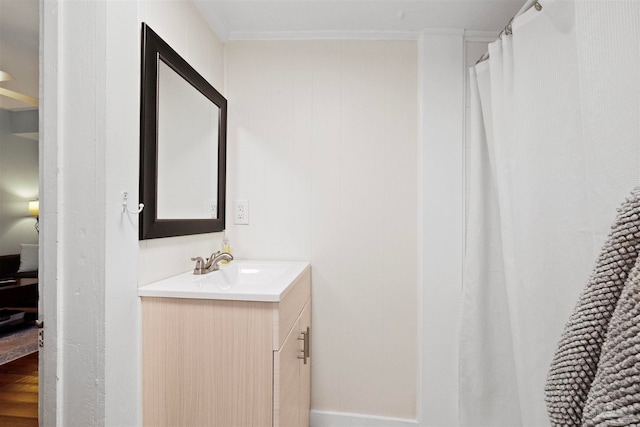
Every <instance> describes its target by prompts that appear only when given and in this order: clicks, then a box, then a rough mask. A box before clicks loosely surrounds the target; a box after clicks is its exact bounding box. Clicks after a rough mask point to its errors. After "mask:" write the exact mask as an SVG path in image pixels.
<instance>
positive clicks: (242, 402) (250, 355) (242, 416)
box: [142, 268, 311, 427]
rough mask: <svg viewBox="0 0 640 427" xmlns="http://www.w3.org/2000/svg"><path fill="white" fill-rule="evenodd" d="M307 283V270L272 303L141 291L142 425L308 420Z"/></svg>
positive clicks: (233, 425)
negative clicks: (190, 297)
mask: <svg viewBox="0 0 640 427" xmlns="http://www.w3.org/2000/svg"><path fill="white" fill-rule="evenodd" d="M310 289H311V273H310V269H309V268H306V269H305V271H304V272H303V274H301V275H300V276H299V277H298V278H297V279H296V280H295V281H294V283H293V284H292V285H291V286H290V287H289V288H288V289H287V290H286V291H285V293H284V295H282V296H281V299H280V301H279V302H254V301H228V300H218V299H186V298H164V297H142V392H143V398H142V408H143V424H144V425H145V426H149V427H160V426H167V427H168V426H172V427H173V426H180V427H189V426H193V427H204V426H219V427H240V426H247V427H260V426H278V427H298V426H304V427H306V426H308V425H309V404H310V377H311V371H310V368H311V359H310V358H307V360H306V362H307V363H306V364H305V361H304V359H303V358H304V354H305V353H304V351H305V340H307V341H306V343H307V349H308V340H309V339H310V336H309V334H308V333H307V328H310V326H311V299H310ZM305 335H306V338H305Z"/></svg>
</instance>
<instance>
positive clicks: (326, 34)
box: [228, 30, 420, 41]
mask: <svg viewBox="0 0 640 427" xmlns="http://www.w3.org/2000/svg"><path fill="white" fill-rule="evenodd" d="M419 36H420V32H417V31H332V30H329V31H232V32H231V33H230V34H229V39H228V40H230V41H236V40H238V41H239V40H417V39H418V37H419Z"/></svg>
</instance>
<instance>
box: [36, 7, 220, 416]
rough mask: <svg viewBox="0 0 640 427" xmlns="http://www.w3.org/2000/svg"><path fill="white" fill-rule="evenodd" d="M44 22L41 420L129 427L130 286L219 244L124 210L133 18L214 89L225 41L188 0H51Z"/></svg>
mask: <svg viewBox="0 0 640 427" xmlns="http://www.w3.org/2000/svg"><path fill="white" fill-rule="evenodd" d="M41 18H42V21H41V22H42V23H41V25H42V27H41V33H42V34H43V50H42V55H43V60H44V63H43V66H42V68H43V72H42V74H41V76H42V80H41V81H42V82H43V87H42V90H43V93H42V95H41V98H42V99H43V103H42V106H41V108H42V114H43V115H44V116H43V120H42V122H41V126H42V129H43V136H44V139H43V142H42V143H41V144H40V150H41V152H43V153H45V157H44V158H43V162H42V164H41V182H42V183H43V189H44V197H43V198H41V200H42V199H45V200H44V202H45V204H46V206H44V205H43V214H44V218H43V227H44V228H45V230H44V233H41V238H42V242H43V244H42V246H43V249H42V252H43V254H44V257H43V258H44V264H43V263H42V262H41V267H44V269H43V270H44V271H43V283H46V286H45V287H44V292H43V293H41V295H42V298H41V299H42V300H43V301H42V303H43V312H44V314H45V334H46V338H45V339H46V342H47V345H46V346H45V350H44V358H43V363H42V364H41V369H42V371H41V373H42V376H43V378H44V381H43V387H42V390H43V402H44V405H43V408H42V409H43V412H41V413H42V415H43V418H42V420H43V423H44V424H46V425H54V423H57V425H64V426H76V425H77V426H87V425H92V426H100V425H108V426H137V425H140V424H141V413H140V393H141V385H140V378H141V375H140V363H141V361H140V318H139V317H140V309H139V298H138V297H137V287H138V285H141V284H145V283H148V282H150V281H153V280H156V279H158V278H161V277H166V276H169V275H173V274H176V273H180V272H183V271H186V270H188V269H189V267H190V266H191V264H192V263H191V262H190V261H189V257H190V256H193V255H196V254H197V255H203V254H206V253H208V252H209V251H211V250H212V249H214V248H217V247H218V246H219V241H220V239H219V237H214V235H212V234H209V235H200V236H193V237H182V238H172V239H157V240H154V241H153V242H151V241H149V242H141V243H138V240H137V239H138V229H137V218H136V217H135V216H130V215H128V214H123V213H122V212H121V206H120V197H121V193H122V192H123V191H128V192H129V193H130V195H131V200H136V199H137V198H138V191H137V189H138V161H139V117H140V115H139V111H140V110H139V108H140V107H139V105H140V102H139V93H140V33H141V28H140V22H142V21H146V22H147V23H149V24H150V25H151V27H152V28H153V29H154V30H155V31H156V32H158V33H159V34H160V35H161V37H163V38H164V39H165V40H166V41H167V42H168V43H169V44H171V45H172V46H173V47H174V48H175V49H176V50H177V51H178V52H179V53H180V54H181V55H183V56H184V57H185V58H186V59H187V61H189V62H190V63H191V64H192V65H193V66H194V68H196V69H197V70H199V71H200V72H201V73H202V74H203V75H204V76H205V77H206V78H207V79H208V80H209V81H210V82H212V83H213V85H214V86H216V87H218V88H219V89H222V87H223V83H224V66H223V49H222V45H221V43H219V42H218V41H217V39H216V37H215V35H214V33H213V32H212V31H211V30H210V29H209V27H208V26H207V24H206V23H205V22H204V21H203V20H202V18H201V17H200V15H199V13H198V12H197V11H196V9H195V8H194V6H193V4H192V3H191V2H190V1H188V0H184V1H162V0H147V1H141V0H139V1H123V2H85V1H61V2H58V1H55V0H50V1H47V2H45V3H44V6H43V10H42V11H41ZM216 240H217V242H216Z"/></svg>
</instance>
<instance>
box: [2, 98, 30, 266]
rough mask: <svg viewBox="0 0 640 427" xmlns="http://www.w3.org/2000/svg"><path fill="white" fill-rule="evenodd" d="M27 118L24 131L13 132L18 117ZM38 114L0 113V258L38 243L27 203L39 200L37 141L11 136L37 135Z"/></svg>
mask: <svg viewBox="0 0 640 427" xmlns="http://www.w3.org/2000/svg"><path fill="white" fill-rule="evenodd" d="M25 115H26V116H27V117H26V118H27V119H28V120H27V121H28V122H29V121H31V122H33V123H26V124H27V125H31V126H28V128H27V129H24V128H22V129H15V130H14V127H16V126H15V125H14V123H13V122H15V121H16V119H17V118H19V117H17V116H25ZM37 130H38V114H37V111H34V112H28V111H23V112H11V111H8V110H2V109H0V255H8V254H18V253H20V243H38V232H37V231H36V230H35V228H34V225H35V222H36V219H35V218H33V217H31V216H30V215H29V211H28V209H27V206H28V202H29V200H36V199H38V141H37V140H33V139H29V138H24V137H21V136H16V135H14V133H15V132H23V131H29V132H34V131H35V132H37Z"/></svg>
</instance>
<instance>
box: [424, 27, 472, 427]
mask: <svg viewBox="0 0 640 427" xmlns="http://www.w3.org/2000/svg"><path fill="white" fill-rule="evenodd" d="M464 60H465V58H464V32H463V31H462V30H451V31H431V32H429V31H426V32H425V33H424V34H423V35H422V36H421V38H420V70H421V74H420V102H421V108H420V164H421V178H420V183H421V195H420V203H421V209H420V211H421V224H422V229H421V251H420V254H421V256H422V259H421V267H422V271H421V310H422V311H421V321H420V326H421V340H422V341H421V375H420V377H421V378H420V381H421V395H422V401H421V420H422V425H428V426H455V425H457V424H458V397H457V396H458V342H457V340H458V323H459V313H460V294H461V290H462V259H463V257H462V254H463V229H464V223H463V212H464V210H463V201H464V168H463V165H464V81H465V80H464V75H465V74H464Z"/></svg>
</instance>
